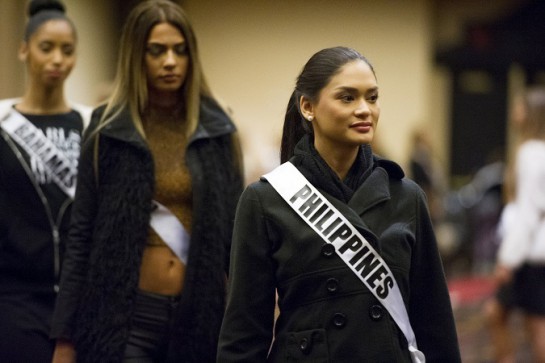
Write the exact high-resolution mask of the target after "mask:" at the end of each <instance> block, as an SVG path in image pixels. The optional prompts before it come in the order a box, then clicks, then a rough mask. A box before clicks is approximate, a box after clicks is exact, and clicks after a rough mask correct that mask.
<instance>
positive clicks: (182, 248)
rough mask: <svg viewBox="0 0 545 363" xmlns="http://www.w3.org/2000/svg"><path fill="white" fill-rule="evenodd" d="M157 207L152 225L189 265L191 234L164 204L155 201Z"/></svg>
mask: <svg viewBox="0 0 545 363" xmlns="http://www.w3.org/2000/svg"><path fill="white" fill-rule="evenodd" d="M153 203H154V205H155V206H156V208H155V209H154V210H153V211H152V212H151V220H150V226H151V228H153V230H154V231H155V232H156V233H157V234H158V235H159V237H161V239H162V240H163V241H164V242H165V243H166V244H167V246H168V247H169V248H170V249H171V250H172V252H174V254H175V255H176V256H178V258H179V259H180V261H182V262H183V263H184V265H187V255H188V252H189V242H190V239H191V238H190V236H189V233H187V231H186V229H185V228H184V225H183V224H182V223H181V222H180V221H179V220H178V218H176V216H175V215H174V214H173V213H172V212H171V211H170V210H169V209H168V208H167V207H165V206H164V205H162V204H161V203H159V202H157V201H156V200H154V201H153Z"/></svg>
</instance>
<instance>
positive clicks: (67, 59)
mask: <svg viewBox="0 0 545 363" xmlns="http://www.w3.org/2000/svg"><path fill="white" fill-rule="evenodd" d="M28 13H29V20H28V23H27V25H26V28H25V33H24V39H23V42H22V44H21V47H20V50H19V58H20V60H21V61H22V62H23V63H24V64H25V66H26V73H27V83H26V87H25V91H24V94H23V96H22V97H21V98H17V99H8V100H2V101H0V336H1V337H2V338H1V339H0V361H2V362H15V363H16V362H37V363H41V362H51V357H52V354H53V349H54V346H55V343H54V341H52V340H50V339H49V330H50V328H51V326H50V320H51V316H52V314H53V308H54V304H55V299H56V297H57V292H58V283H59V278H60V267H61V259H62V256H63V251H64V242H65V239H66V236H67V231H68V222H69V219H70V212H71V205H72V199H73V191H74V187H75V182H76V171H77V162H78V157H79V152H80V140H81V133H82V130H83V128H84V125H85V124H86V123H87V121H88V118H89V115H90V108H86V107H83V106H80V105H74V104H71V103H68V101H67V100H66V98H65V94H64V85H65V81H66V79H67V78H68V76H69V75H70V72H71V70H72V68H73V67H74V65H75V61H76V46H77V37H76V29H75V27H74V24H73V23H72V21H71V20H69V19H68V18H67V17H66V15H65V8H64V5H63V4H62V3H60V2H57V1H32V2H30V3H29V6H28Z"/></svg>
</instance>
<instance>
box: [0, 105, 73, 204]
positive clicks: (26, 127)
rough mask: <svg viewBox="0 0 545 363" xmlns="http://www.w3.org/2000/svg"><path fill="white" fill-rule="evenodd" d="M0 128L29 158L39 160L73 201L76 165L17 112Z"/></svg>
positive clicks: (5, 120)
mask: <svg viewBox="0 0 545 363" xmlns="http://www.w3.org/2000/svg"><path fill="white" fill-rule="evenodd" d="M0 127H2V129H4V131H5V132H6V133H7V134H8V135H9V136H10V137H11V138H12V139H13V140H14V141H15V142H16V143H17V144H19V146H21V147H22V148H23V150H25V152H26V153H27V154H28V155H29V156H30V157H34V158H36V159H38V160H40V161H41V162H42V164H43V167H44V169H45V170H46V172H47V173H48V174H49V176H51V179H52V180H53V181H54V182H55V184H57V185H58V186H59V188H61V190H62V191H63V192H64V193H66V194H67V195H68V196H69V197H70V198H72V199H74V194H75V191H76V177H77V171H78V170H77V169H78V164H77V161H76V162H73V161H71V160H70V159H69V158H67V157H66V156H65V155H64V153H63V152H62V151H61V150H59V149H58V148H57V147H56V146H55V144H54V143H53V142H51V140H49V139H48V138H47V137H46V136H45V135H44V133H43V132H42V131H41V130H40V129H39V128H37V127H36V126H34V124H33V123H32V122H30V121H28V120H27V119H26V118H25V117H24V116H23V115H21V114H20V113H19V112H16V111H12V112H10V113H9V115H8V117H7V118H6V119H4V120H2V121H1V122H0Z"/></svg>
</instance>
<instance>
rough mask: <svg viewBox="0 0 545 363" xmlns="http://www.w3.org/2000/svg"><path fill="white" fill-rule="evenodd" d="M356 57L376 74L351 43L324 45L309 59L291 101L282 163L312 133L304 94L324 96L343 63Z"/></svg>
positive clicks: (314, 100)
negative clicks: (303, 108) (301, 105)
mask: <svg viewBox="0 0 545 363" xmlns="http://www.w3.org/2000/svg"><path fill="white" fill-rule="evenodd" d="M355 60H361V61H363V62H365V63H366V64H367V65H369V67H370V68H371V71H372V72H373V74H375V70H374V69H373V66H372V65H371V63H369V61H368V60H367V59H366V58H365V57H364V56H363V55H361V54H360V53H359V52H358V51H356V50H354V49H352V48H347V47H333V48H326V49H322V50H320V51H319V52H317V53H315V54H314V55H313V56H312V57H310V59H309V60H308V61H307V63H306V64H305V66H304V67H303V70H302V71H301V73H300V74H299V76H298V77H297V81H296V84H295V89H294V91H293V93H292V94H291V96H290V99H289V101H288V107H287V109H286V116H285V118H284V128H283V130H282V142H281V145H280V162H281V163H284V162H286V161H288V160H289V159H290V157H291V156H292V155H293V150H294V148H295V144H297V142H298V141H299V140H300V139H301V137H303V135H304V134H310V135H312V127H311V126H310V125H309V123H308V122H307V121H306V120H305V119H304V118H303V116H302V114H301V110H300V109H299V99H300V98H301V96H304V97H306V98H307V99H309V100H310V101H312V102H316V101H317V100H318V98H319V96H320V91H321V90H322V89H323V88H324V87H325V86H326V85H327V84H328V83H329V81H331V78H332V77H333V76H335V75H336V74H337V73H338V72H339V70H340V69H341V67H342V66H344V65H345V64H347V63H349V62H352V61H355Z"/></svg>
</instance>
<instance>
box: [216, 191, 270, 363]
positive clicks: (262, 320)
mask: <svg viewBox="0 0 545 363" xmlns="http://www.w3.org/2000/svg"><path fill="white" fill-rule="evenodd" d="M231 252H232V253H231V267H230V271H231V274H230V277H229V295H228V300H227V310H226V313H225V318H224V320H223V324H222V327H221V332H220V338H219V347H218V357H217V361H218V362H222V363H225V362H265V361H266V360H267V353H268V351H269V347H270V344H271V341H272V335H273V322H274V307H275V277H274V268H273V261H272V257H271V254H270V242H269V240H268V235H267V230H266V225H265V217H264V215H263V210H262V208H261V203H260V200H259V198H258V195H257V193H256V192H255V190H254V189H253V188H252V186H250V187H248V188H247V189H246V190H245V191H244V193H243V194H242V196H241V198H240V202H239V205H238V208H237V214H236V219H235V227H234V233H233V245H232V251H231Z"/></svg>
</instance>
